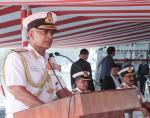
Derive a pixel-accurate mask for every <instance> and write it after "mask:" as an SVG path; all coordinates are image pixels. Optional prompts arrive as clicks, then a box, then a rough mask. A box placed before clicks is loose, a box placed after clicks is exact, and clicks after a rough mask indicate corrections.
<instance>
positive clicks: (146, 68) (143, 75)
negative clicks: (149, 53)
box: [138, 60, 149, 95]
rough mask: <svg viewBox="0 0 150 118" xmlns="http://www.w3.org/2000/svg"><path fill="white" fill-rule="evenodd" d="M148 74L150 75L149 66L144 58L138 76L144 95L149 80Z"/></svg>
mask: <svg viewBox="0 0 150 118" xmlns="http://www.w3.org/2000/svg"><path fill="white" fill-rule="evenodd" d="M146 75H149V66H148V64H146V62H145V61H144V60H142V61H141V64H140V65H139V67H138V78H139V81H140V91H141V92H142V94H143V95H144V91H145V82H146V80H147V79H146Z"/></svg>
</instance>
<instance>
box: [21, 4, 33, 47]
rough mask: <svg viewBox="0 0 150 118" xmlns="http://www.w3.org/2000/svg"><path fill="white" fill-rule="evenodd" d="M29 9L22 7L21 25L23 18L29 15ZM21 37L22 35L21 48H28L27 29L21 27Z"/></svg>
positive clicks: (25, 6)
mask: <svg viewBox="0 0 150 118" xmlns="http://www.w3.org/2000/svg"><path fill="white" fill-rule="evenodd" d="M31 14H32V13H31V9H29V6H27V5H22V7H21V24H22V21H23V19H24V18H26V17H27V16H29V15H31ZM21 29H22V30H21V35H22V47H26V46H28V34H27V29H26V28H25V27H24V26H23V25H21Z"/></svg>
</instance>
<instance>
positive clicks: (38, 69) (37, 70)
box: [31, 67, 40, 72]
mask: <svg viewBox="0 0 150 118" xmlns="http://www.w3.org/2000/svg"><path fill="white" fill-rule="evenodd" d="M31 70H32V71H36V72H40V68H37V67H31Z"/></svg>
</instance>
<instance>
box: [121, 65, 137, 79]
mask: <svg viewBox="0 0 150 118" xmlns="http://www.w3.org/2000/svg"><path fill="white" fill-rule="evenodd" d="M118 75H119V76H120V77H125V76H126V75H135V73H134V69H133V67H131V66H130V67H126V68H124V69H122V70H121V71H119V72H118Z"/></svg>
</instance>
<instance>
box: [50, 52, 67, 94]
mask: <svg viewBox="0 0 150 118" xmlns="http://www.w3.org/2000/svg"><path fill="white" fill-rule="evenodd" d="M50 54H51V53H50ZM49 59H50V57H49V58H48V64H49V65H50V67H51V69H52V71H53V73H54V75H55V77H56V79H57V80H58V82H59V84H60V86H61V88H62V89H64V88H63V86H62V84H61V82H60V80H59V78H58V76H57V74H56V72H55V70H54V68H53V67H52V65H51V63H50V62H49ZM64 92H65V93H66V95H67V96H69V95H68V93H67V92H66V91H65V90H64Z"/></svg>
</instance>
